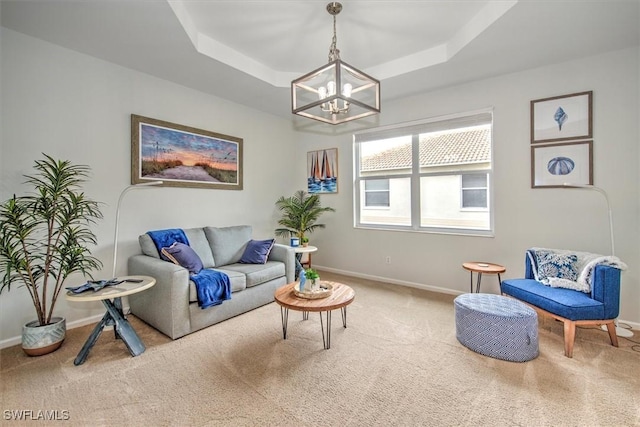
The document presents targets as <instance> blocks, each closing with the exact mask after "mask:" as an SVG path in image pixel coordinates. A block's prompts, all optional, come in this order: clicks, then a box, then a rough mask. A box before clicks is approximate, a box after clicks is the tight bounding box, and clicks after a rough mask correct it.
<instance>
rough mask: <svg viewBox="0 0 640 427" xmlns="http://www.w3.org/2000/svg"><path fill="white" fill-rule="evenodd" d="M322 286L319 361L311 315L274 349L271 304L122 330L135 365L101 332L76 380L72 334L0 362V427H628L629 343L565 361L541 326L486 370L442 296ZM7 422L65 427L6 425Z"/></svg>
mask: <svg viewBox="0 0 640 427" xmlns="http://www.w3.org/2000/svg"><path fill="white" fill-rule="evenodd" d="M323 278H325V279H331V280H338V281H342V282H344V283H347V284H349V285H351V286H352V287H353V288H354V289H355V290H356V299H355V301H354V303H353V304H352V305H350V306H349V309H348V319H347V321H348V324H347V326H348V328H347V329H344V328H342V324H341V321H340V315H339V312H335V313H334V316H333V329H332V330H333V334H332V337H331V349H330V350H323V347H322V336H321V333H320V324H319V318H318V315H317V314H314V313H312V315H311V316H310V318H309V320H307V321H302V315H301V313H297V312H291V313H290V316H289V336H288V338H287V340H283V339H282V329H281V322H280V308H279V306H278V305H276V304H275V303H273V304H269V305H267V306H264V307H261V308H259V309H257V310H254V311H252V312H250V313H247V314H244V315H241V316H238V317H236V318H233V319H230V320H228V321H226V322H223V323H220V324H218V325H214V326H212V327H209V328H207V329H205V330H203V331H200V332H197V333H195V334H191V335H189V336H186V337H184V338H181V339H179V340H177V341H171V340H170V339H168V338H167V337H165V336H164V335H162V334H161V333H159V332H157V331H155V330H154V329H152V328H150V327H149V326H147V325H146V324H144V323H142V322H141V321H139V320H137V319H136V318H135V317H133V316H130V319H131V322H132V323H133V325H134V328H135V329H136V330H137V331H138V333H139V334H140V336H141V338H142V339H143V341H144V342H145V344H146V346H147V351H146V352H145V353H143V354H142V355H140V356H138V357H135V358H132V357H131V356H130V355H129V353H128V352H127V350H126V348H125V347H124V345H123V343H122V342H120V341H116V340H114V337H113V332H112V331H111V330H110V329H109V330H106V331H105V332H104V333H103V335H102V337H101V338H100V340H99V341H98V343H97V344H96V346H95V347H94V348H93V350H92V352H91V354H90V355H89V358H88V360H87V361H86V363H85V364H84V365H82V366H74V365H73V359H74V358H75V356H76V354H77V353H78V351H79V350H80V347H81V346H82V344H83V343H84V341H85V339H86V337H87V336H88V334H89V333H90V331H91V329H92V327H91V326H86V327H82V328H77V329H72V330H69V331H68V332H67V339H66V341H65V343H64V345H63V346H62V348H61V349H60V350H58V351H57V352H55V353H53V354H51V355H47V356H43V357H39V358H29V357H27V356H25V355H23V354H22V351H21V349H20V348H19V347H12V348H8V349H4V350H2V351H1V352H0V355H1V359H0V364H1V365H0V368H1V369H0V373H1V382H2V386H1V387H2V396H1V398H2V401H1V402H0V404H1V409H2V411H3V414H2V421H0V424H1V425H3V426H4V425H7V426H13V425H16V426H17V425H87V426H97V425H109V426H116V425H154V426H159V425H175V426H187V425H193V426H220V425H230V426H231V425H232V426H244V425H249V426H251V425H274V426H372V425H376V426H389V425H427V426H429V425H446V426H453V425H474V426H552V425H553V426H558V425H560V426H622V425H628V426H631V425H640V353H638V352H635V351H634V349H633V348H632V346H633V345H634V344H633V343H632V342H630V341H629V340H626V339H623V338H621V339H620V348H614V347H612V346H611V345H610V343H609V340H608V336H607V334H606V333H605V332H603V331H601V330H599V329H579V330H578V332H577V341H576V345H575V349H574V357H573V359H569V358H566V357H564V355H563V341H562V325H561V324H560V323H558V322H556V321H553V320H551V319H541V320H540V356H539V357H538V358H537V359H535V360H533V361H530V362H526V363H512V362H506V361H501V360H496V359H492V358H489V357H485V356H482V355H480V354H477V353H474V352H472V351H470V350H468V349H467V348H465V347H463V346H462V345H461V344H459V343H458V341H457V340H456V336H455V320H454V310H453V304H452V301H453V296H450V295H442V294H435V293H430V292H426V291H421V290H417V289H411V288H405V287H400V286H394V285H387V284H380V283H375V282H369V281H366V280H362V279H354V278H347V277H341V276H337V275H334V274H329V273H324V274H323ZM638 335H639V334H638V332H636V336H635V340H636V341H639V340H640V339H639V338H638ZM635 348H636V349H637V348H638V347H637V346H636V347H635ZM15 410H31V411H33V414H34V416H35V415H36V414H37V413H38V412H37V411H58V412H59V414H62V415H64V414H65V412H63V411H68V417H69V420H68V421H66V422H61V421H52V422H45V421H40V422H37V423H34V422H33V421H27V422H15V421H11V420H8V419H7V416H8V412H7V411H15Z"/></svg>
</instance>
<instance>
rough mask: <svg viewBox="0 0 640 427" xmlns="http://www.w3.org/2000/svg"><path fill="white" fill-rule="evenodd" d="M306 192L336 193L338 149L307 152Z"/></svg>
mask: <svg viewBox="0 0 640 427" xmlns="http://www.w3.org/2000/svg"><path fill="white" fill-rule="evenodd" d="M307 192H308V193H310V194H315V193H337V192H338V149H337V148H328V149H325V150H317V151H309V152H308V153H307Z"/></svg>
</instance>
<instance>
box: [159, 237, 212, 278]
mask: <svg viewBox="0 0 640 427" xmlns="http://www.w3.org/2000/svg"><path fill="white" fill-rule="evenodd" d="M160 253H161V255H162V256H163V257H164V258H165V259H167V260H169V261H171V262H172V263H174V264H177V265H180V266H182V267H184V268H186V269H187V270H189V273H191V274H198V273H200V270H202V269H203V266H202V260H200V257H199V256H198V254H197V253H196V252H195V251H194V250H193V249H192V248H191V247H190V246H189V245H185V244H184V243H179V242H176V243H174V244H173V245H171V246H169V247H166V248H162V250H161V251H160Z"/></svg>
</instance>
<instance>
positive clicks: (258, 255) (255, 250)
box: [240, 239, 276, 264]
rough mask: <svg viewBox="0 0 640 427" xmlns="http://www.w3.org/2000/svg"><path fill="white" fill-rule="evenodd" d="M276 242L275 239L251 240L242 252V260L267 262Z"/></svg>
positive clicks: (248, 262) (243, 261)
mask: <svg viewBox="0 0 640 427" xmlns="http://www.w3.org/2000/svg"><path fill="white" fill-rule="evenodd" d="M275 242H276V240H275V239H267V240H251V241H249V243H247V248H246V249H245V250H244V253H243V254H242V258H240V262H241V263H243V264H264V263H266V262H267V258H268V257H269V253H270V252H271V248H273V245H274V243H275Z"/></svg>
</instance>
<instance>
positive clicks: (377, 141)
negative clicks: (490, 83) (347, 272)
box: [354, 110, 493, 235]
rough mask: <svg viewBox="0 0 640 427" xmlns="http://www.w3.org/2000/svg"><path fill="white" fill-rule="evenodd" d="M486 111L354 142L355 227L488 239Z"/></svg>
mask: <svg viewBox="0 0 640 427" xmlns="http://www.w3.org/2000/svg"><path fill="white" fill-rule="evenodd" d="M492 121H493V119H492V113H491V111H489V110H485V111H480V112H473V113H469V114H463V115H456V116H448V117H440V118H436V119H430V120H424V121H420V122H413V123H409V124H405V125H400V126H390V127H385V128H378V129H373V130H368V131H364V132H361V133H358V134H356V135H355V136H354V153H355V155H354V161H355V168H354V170H355V184H356V185H355V192H354V204H355V212H356V218H355V226H356V227H363V228H378V229H398V230H408V231H433V232H447V233H456V232H459V233H470V234H480V235H490V234H491V232H492V228H493V227H492V224H493V220H492V212H491V205H492V201H491V173H492V163H491V158H492V152H491V150H492V139H491V131H492Z"/></svg>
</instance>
